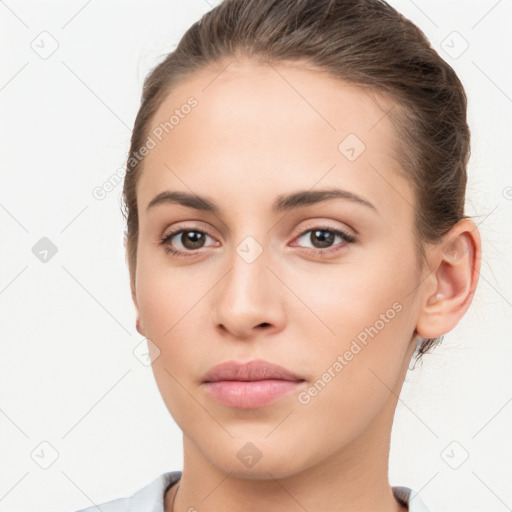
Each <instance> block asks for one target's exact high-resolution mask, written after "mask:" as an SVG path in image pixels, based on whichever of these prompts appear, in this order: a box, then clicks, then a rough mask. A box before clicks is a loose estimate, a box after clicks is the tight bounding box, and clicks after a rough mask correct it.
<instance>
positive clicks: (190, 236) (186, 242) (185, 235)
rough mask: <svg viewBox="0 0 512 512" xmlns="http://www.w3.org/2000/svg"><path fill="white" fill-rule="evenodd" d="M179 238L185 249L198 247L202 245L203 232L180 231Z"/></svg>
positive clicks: (203, 239)
mask: <svg viewBox="0 0 512 512" xmlns="http://www.w3.org/2000/svg"><path fill="white" fill-rule="evenodd" d="M179 240H180V242H181V243H182V244H183V247H185V249H191V250H193V249H200V248H201V247H202V246H203V245H204V241H205V233H203V232H202V231H182V232H181V236H180V238H179Z"/></svg>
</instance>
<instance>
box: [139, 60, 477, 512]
mask: <svg viewBox="0 0 512 512" xmlns="http://www.w3.org/2000/svg"><path fill="white" fill-rule="evenodd" d="M223 67H224V65H223V66H222V67H220V68H219V69H217V70H213V69H209V70H203V71H201V72H198V73H196V74H195V75H193V76H192V77H190V78H188V79H187V80H186V81H184V82H181V83H180V85H179V86H178V87H177V88H175V89H174V90H173V91H172V92H171V93H170V95H169V96H168V97H167V98H166V100H165V101H164V102H163V103H162V104H161V106H160V108H159V110H158V111H157V113H156V114H155V117H154V119H153V121H152V127H156V126H158V125H159V123H161V122H165V121H166V120H168V118H169V116H170V115H171V114H172V112H173V111H174V109H176V108H180V106H181V105H183V104H184V103H186V101H187V98H189V97H190V96H194V97H195V98H196V99H197V100H198V105H197V107H196V108H195V109H193V110H192V111H191V112H190V114H188V115H187V116H185V117H184V118H183V119H181V120H180V122H179V124H178V125H177V126H175V127H174V129H173V130H172V131H171V132H170V133H169V134H168V135H167V136H165V137H164V138H163V140H162V141H161V142H160V143H159V144H158V145H157V146H156V147H155V148H154V149H152V150H151V151H150V153H149V154H148V155H147V156H146V157H145V161H144V171H143V173H142V175H141V178H140V180H139V183H138V186H137V197H138V204H139V223H140V235H139V240H138V249H137V251H138V256H137V267H136V273H135V275H136V282H135V283H132V298H133V301H134V304H135V308H136V313H137V330H138V331H139V333H140V334H142V335H143V336H145V337H146V338H148V339H149V340H151V342H152V343H150V344H149V345H150V350H151V351H152V352H153V354H152V355H153V357H156V359H154V361H153V371H154V375H155V379H156V383H157V385H158V387H159V390H160V392H161V394H162V397H163V400H164V402H165V404H166V406H167V408H168V410H169V412H170V414H171V415H172V417H173V418H174V420H175V421H176V423H177V424H178V425H179V427H180V428H181V430H182V431H183V446H184V466H183V470H182V478H181V480H180V486H179V492H178V493H177V495H176V500H175V503H174V510H175V511H179V512H183V511H187V510H189V509H190V507H195V508H196V509H197V510H199V511H201V512H213V511H219V510H222V511H224V512H231V511H233V512H234V511H240V510H244V511H247V512H253V511H254V512H256V511H261V510H265V511H267V512H274V511H279V512H283V511H287V512H295V511H297V512H298V511H303V510H304V509H306V510H308V511H310V512H313V511H322V512H325V511H337V512H342V511H343V512H345V511H347V512H348V511H377V510H378V511H380V512H382V511H385V512H391V511H393V512H398V511H404V510H407V509H406V508H405V507H404V506H403V505H400V504H399V503H398V502H397V501H396V500H395V499H394V497H393V494H392V490H391V487H390V484H389V481H388V459H389V445H390V434H391V427H392V422H393V416H394V412H395V408H396V404H397V400H398V396H399V394H400V390H401V387H402V384H403V381H404V378H405V375H406V372H407V368H408V365H409V363H410V360H411V355H412V354H413V351H414V348H415V345H416V342H417V339H416V338H415V334H416V333H419V334H420V335H422V336H425V337H427V336H428V337H435V336H438V335H441V334H444V333H446V332H448V331H449V330H451V329H452V328H453V327H454V326H455V325H456V324H457V322H458V321H459V319H460V318H461V317H462V316H463V314H464V313H465V311H466V310H467V308H468V307H469V304H470V302H471V298H472V295H473V292H474V289H475V287H476V282H477V275H478V269H479V264H480V239H479V236H478V230H477V229H476V226H475V225H474V224H473V223H472V222H471V221H469V220H463V221H461V222H459V223H458V224H457V225H456V226H454V228H453V229H452V230H451V231H450V232H449V233H448V234H447V235H446V237H445V238H444V239H443V241H442V242H441V243H440V244H437V245H434V246H431V247H430V246H428V247H426V254H427V260H426V262H425V264H424V265H420V263H419V261H418V260H417V257H416V253H415V248H414V240H415V238H414V236H415V235H414V231H413V214H414V211H413V207H411V205H414V204H415V197H414V192H413V190H412V188H411V185H410V183H409V182H408V181H407V180H406V179H404V178H403V177H402V176H400V175H399V173H398V172H397V169H398V164H397V162H396V160H395V159H394V158H393V153H394V150H395V149H397V148H399V141H398V140H397V137H396V134H395V131H394V128H393V126H392V124H391V121H390V120H389V117H386V116H384V113H385V111H387V110H389V108H390V106H391V105H392V103H391V101H390V100H388V99H386V98H385V97H380V96H376V95H375V94H373V95H370V93H369V91H368V89H367V88H362V87H358V86H355V85H349V84H348V83H345V82H343V81H339V80H334V79H333V78H329V77H328V76H326V75H325V73H324V74H322V73H319V72H317V71H314V70H311V69H307V68H306V67H305V66H304V65H300V66H299V65H298V64H297V63H290V64H284V63H280V64H279V65H276V64H273V65H272V66H270V65H266V64H263V63H259V62H256V61H252V60H242V59H239V60H237V61H233V62H231V64H230V65H229V66H228V67H227V68H226V69H224V71H222V72H221V73H220V74H219V70H220V69H222V68H223ZM291 85H292V86H293V87H292V86H291ZM349 133H352V134H356V135H357V136H358V137H359V139H360V140H362V141H363V142H364V144H365V146H366V149H365V151H364V152H363V153H361V154H360V156H359V157H358V158H357V159H356V160H355V161H353V162H351V161H349V160H348V159H347V158H346V157H345V156H344V155H343V154H342V153H341V152H340V151H339V150H338V145H339V144H340V142H341V141H342V140H343V139H344V138H345V137H346V136H347V134H349ZM376 170H378V173H377V172H376ZM331 187H333V188H340V189H343V190H346V191H349V192H351V193H353V194H357V195H358V196H360V197H361V198H364V199H365V200H366V201H369V202H370V203H371V204H372V205H374V207H375V209H373V208H371V207H368V206H366V205H364V204H360V203H358V202H356V201H351V200H348V199H339V198H336V199H330V200H327V201H323V202H320V203H317V204H312V205H308V206H304V207H301V208H299V209H295V210H291V211H287V212H280V213H274V212H273V211H272V210H271V204H272V203H273V201H274V200H275V199H276V198H277V197H278V196H280V195H284V194H289V193H292V192H296V191H298V190H319V189H326V188H331ZM164 190H171V191H183V192H193V193H195V194H198V195H200V196H205V197H207V198H208V199H209V200H210V201H211V202H213V203H215V204H216V205H217V206H218V207H219V208H220V213H217V214H214V213H212V212H205V211H199V210H195V209H192V208H189V207H186V206H183V205H178V204H172V203H168V204H160V205H158V206H155V207H154V208H152V209H150V210H147V209H146V206H147V205H148V203H149V202H150V201H151V200H152V199H153V198H154V197H155V196H156V195H157V194H159V193H161V192H162V191H164ZM317 226H318V227H317ZM326 226H327V227H328V228H329V229H341V230H343V231H346V232H347V233H348V234H350V235H352V236H354V237H355V238H356V241H355V242H354V243H347V242H344V241H343V239H341V238H340V237H338V236H336V237H335V239H334V240H333V242H332V243H331V245H330V246H331V247H337V248H338V250H337V251H336V252H331V254H324V255H321V254H320V249H321V248H322V247H329V245H324V246H322V245H321V242H319V241H318V239H317V238H315V237H314V231H315V230H316V229H319V228H323V229H325V228H326ZM178 227H179V228H182V229H189V230H191V231H193V230H194V229H201V230H204V231H206V232H207V234H208V236H206V238H205V240H204V244H203V246H202V248H199V249H197V250H196V251H195V252H194V251H192V250H191V249H188V248H187V247H186V246H184V245H183V239H182V238H181V234H179V235H177V236H175V237H174V238H173V239H172V243H171V242H167V245H168V246H169V245H173V247H174V248H176V249H180V250H182V251H187V250H188V251H189V252H190V253H192V255H190V254H189V255H187V256H185V257H183V258H177V257H174V256H173V255H172V254H168V253H166V252H165V250H164V246H163V245H160V244H159V241H160V238H162V237H163V236H164V235H166V234H167V233H169V232H170V231H171V230H172V229H174V228H178ZM307 229H309V230H312V231H308V232H307V233H306V235H305V236H300V235H301V234H302V233H303V232H305V231H306V230H307ZM249 235H250V236H252V237H253V238H254V239H255V240H256V241H257V243H258V244H259V245H260V247H261V249H262V251H263V252H262V253H261V255H260V256H259V257H258V258H257V259H256V260H255V261H253V262H252V263H247V262H246V261H245V260H244V259H243V258H242V257H240V256H239V255H238V254H237V252H236V249H237V247H238V246H239V244H240V243H241V242H242V241H243V240H244V239H245V238H246V237H247V236H249ZM311 236H313V238H311ZM189 247H190V246H189ZM308 248H309V249H310V250H313V251H314V250H316V251H317V253H316V254H312V253H307V252H306V251H307V249H308ZM396 303H399V304H400V306H401V311H400V312H399V313H397V314H396V315H394V318H393V319H392V320H389V321H388V322H387V323H385V325H384V327H383V328H382V329H380V330H379V331H378V334H377V335H375V336H374V337H373V338H370V339H369V341H368V343H367V345H366V346H364V347H363V348H362V350H360V351H359V352H358V353H357V354H356V355H355V356H354V357H353V358H352V359H351V360H350V361H348V362H347V364H346V365H345V366H344V367H343V369H342V371H340V372H338V373H337V374H336V376H335V377H334V378H332V379H331V381H330V382H329V383H328V384H327V385H326V386H325V387H324V388H323V389H322V390H321V392H319V393H318V394H317V395H316V396H314V397H312V398H311V400H310V402H309V403H307V404H303V403H300V401H299V400H298V394H297V393H291V394H289V395H286V396H284V397H282V398H280V399H279V400H278V401H277V402H274V403H273V404H271V405H268V406H265V407H262V408H257V409H253V410H250V409H237V408H230V407H227V406H224V405H221V404H219V403H217V402H215V401H213V400H212V399H211V398H210V397H209V396H208V395H207V394H206V393H205V391H204V386H203V385H202V383H201V379H202V376H203V375H204V373H205V372H206V371H207V370H208V369H209V368H211V367H212V366H214V365H216V364H218V363H221V362H223V361H227V360H236V361H240V362H242V361H248V360H251V359H264V360H267V361H270V362H273V363H276V364H279V365H282V366H284V367H286V368H288V369H290V370H291V371H292V372H294V373H296V374H298V375H300V376H301V377H302V378H304V379H305V380H306V382H305V383H304V384H303V386H302V387H301V389H300V390H301V391H304V390H307V389H308V388H310V387H311V386H312V384H313V383H314V382H315V381H317V380H318V379H319V378H321V377H322V375H323V374H324V373H325V371H326V369H328V368H329V367H332V366H333V363H334V362H335V361H336V359H337V357H338V355H343V354H344V353H345V352H346V351H347V350H348V349H349V347H350V346H351V343H352V342H353V340H354V339H356V337H357V335H358V334H359V333H361V331H364V329H365V327H369V326H372V325H375V324H376V321H377V320H379V318H382V317H381V316H380V315H382V314H386V311H387V310H389V309H390V308H392V305H393V304H396ZM261 324H263V326H262V325H261ZM158 351H159V352H158ZM248 442H251V443H253V444H254V445H255V446H256V447H257V449H258V450H259V451H260V452H261V454H262V457H261V459H260V460H259V461H258V462H257V463H256V464H255V465H254V466H252V467H246V466H245V465H244V464H243V463H242V462H241V461H240V459H239V458H238V457H237V453H238V452H239V450H240V449H241V448H242V447H243V446H244V445H245V444H246V443H248ZM176 488H177V486H176V485H175V486H173V488H172V489H171V490H170V491H169V492H168V493H167V495H166V497H165V510H166V512H171V502H172V499H173V497H174V493H175V491H176Z"/></svg>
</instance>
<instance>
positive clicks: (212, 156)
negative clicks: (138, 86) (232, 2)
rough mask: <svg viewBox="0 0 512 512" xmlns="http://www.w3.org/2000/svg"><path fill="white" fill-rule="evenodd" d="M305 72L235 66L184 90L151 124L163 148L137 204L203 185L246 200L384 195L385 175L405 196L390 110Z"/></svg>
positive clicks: (150, 163)
mask: <svg viewBox="0 0 512 512" xmlns="http://www.w3.org/2000/svg"><path fill="white" fill-rule="evenodd" d="M305 66H306V65H305V64H303V63H287V64H284V63H281V64H278V65H277V64H270V63H268V64H267V63H261V62H256V61H253V60H249V59H245V60H235V61H231V62H230V61H227V62H226V63H224V64H223V65H222V66H218V67H217V68H216V69H213V68H211V69H205V70H202V71H200V72H197V73H195V74H194V75H192V76H191V77H189V78H188V79H186V80H184V81H183V82H181V83H180V84H179V85H178V86H177V87H175V88H174V89H173V91H172V92H171V93H170V94H169V95H168V97H167V98H166V99H165V100H164V101H163V103H162V104H161V105H160V107H159V109H158V111H157V112H156V114H155V116H154V118H153V119H152V122H151V124H150V128H149V130H148V135H149V136H150V137H152V138H153V139H154V140H155V143H156V145H155V147H154V149H152V150H151V151H150V153H149V154H148V155H147V156H146V157H145V159H144V171H143V173H142V176H141V179H140V180H139V186H138V195H140V197H141V198H143V201H145V203H147V202H148V201H149V200H150V199H151V198H152V197H153V195H155V194H157V193H158V192H161V191H162V190H164V189H165V188H175V189H176V188H178V189H180V190H186V189H187V185H188V187H189V188H192V189H193V190H192V191H194V189H195V188H201V185H200V184H201V183H204V180H205V179H206V180H207V183H208V186H212V185H215V186H216V187H217V188H219V189H221V188H223V187H224V188H231V189H232V188H238V191H239V193H241V194H246V195H247V196H249V195H250V194H254V193H257V192H258V191H259V190H261V191H262V192H263V190H265V192H266V194H267V195H268V190H269V185H270V186H271V189H272V190H275V192H276V194H277V193H279V191H283V192H284V191H289V190H290V189H294V188H311V187H313V186H314V185H315V183H317V182H318V181H319V180H322V185H326V186H330V185H336V186H339V185H345V184H347V186H350V187H352V188H356V189H359V190H361V189H362V188H363V189H364V188H365V189H366V190H367V189H368V187H370V188H373V189H374V192H373V193H375V194H377V195H378V192H379V190H378V189H379V187H380V188H381V189H382V187H383V186H385V185H384V181H383V179H382V177H381V178H379V177H378V176H379V174H380V175H382V173H384V174H385V175H386V179H387V180H388V181H389V180H391V182H393V183H392V185H393V186H397V187H404V186H406V184H405V185H404V183H398V182H397V183H394V182H395V181H396V180H398V181H400V178H399V177H398V173H396V172H395V171H396V169H397V167H398V163H397V161H396V160H395V159H394V158H393V154H394V151H395V149H396V147H397V144H398V141H397V135H396V133H395V130H394V128H393V125H392V123H391V119H390V117H389V116H388V115H387V113H388V112H389V111H390V110H391V109H392V108H394V104H393V103H392V101H391V100H390V99H388V98H386V97H385V96H383V95H380V94H377V93H376V92H375V91H373V90H372V89H370V88H368V87H365V86H359V85H355V84H350V83H348V82H346V81H343V80H340V79H338V78H334V77H332V76H330V75H328V74H327V73H325V72H322V71H319V70H315V69H312V68H307V67H305ZM191 98H193V102H191ZM191 104H194V105H195V106H193V107H192V108H190V107H189V106H188V105H191ZM171 118H172V119H171ZM155 134H156V135H155ZM159 137H160V138H161V140H159ZM170 169H172V170H173V171H174V172H169V171H170ZM180 176H181V177H183V179H184V180H186V181H187V182H186V183H185V182H184V181H183V180H180V178H179V177H180ZM212 176H215V178H216V180H215V181H213V180H212ZM202 189H203V191H204V186H203V187H202ZM189 191H190V190H189ZM208 192H210V190H208ZM212 192H213V191H212ZM387 192H389V190H388V191H387ZM403 193H404V194H406V195H407V194H408V193H409V192H407V191H403ZM370 195H372V191H371V190H370Z"/></svg>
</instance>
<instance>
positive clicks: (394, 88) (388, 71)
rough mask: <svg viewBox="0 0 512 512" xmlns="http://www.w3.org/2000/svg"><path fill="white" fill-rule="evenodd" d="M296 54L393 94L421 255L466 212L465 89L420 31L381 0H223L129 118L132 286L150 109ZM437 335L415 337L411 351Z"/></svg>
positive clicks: (150, 83)
mask: <svg viewBox="0 0 512 512" xmlns="http://www.w3.org/2000/svg"><path fill="white" fill-rule="evenodd" d="M241 56H244V57H251V58H257V59H261V60H264V61H268V62H275V63H278V62H280V61H281V62H284V61H288V62H290V61H301V62H305V63H307V64H308V65H311V66H312V67H314V68H317V69H320V70H323V71H326V72H327V73H329V74H330V75H332V76H334V77H338V78H340V79H343V80H345V81H349V82H351V83H354V84H358V85H363V86H369V87H370V88H372V89H373V90H375V91H380V92H382V93H385V94H386V95H388V96H389V97H391V98H392V99H393V100H395V101H394V103H395V105H396V107H397V108H393V109H392V110H394V112H390V113H389V115H390V118H391V119H392V120H393V121H394V122H395V123H394V124H395V127H396V130H397V134H398V140H399V141H400V142H401V145H400V147H399V148H398V151H397V158H398V160H399V162H400V164H401V167H402V169H401V172H403V173H404V174H405V176H406V177H407V178H408V179H410V180H411V183H412V185H413V187H414V190H415V197H416V208H415V229H416V240H417V242H418V248H419V252H418V254H419V256H420V258H423V256H424V251H423V244H424V243H425V242H431V243H433V242H437V241H439V240H440V239H441V237H442V236H443V235H444V234H445V233H446V232H447V231H448V230H449V229H450V228H451V227H452V226H453V225H454V224H455V223H457V222H458V221H459V220H461V219H462V218H464V217H465V215H464V202H465V189H466V166H467V162H468V159H469V153H470V132H469V127H468V125H467V121H466V95H465V92H464V89H463V86H462V84H461V82H460V80H459V79H458V77H457V75H456V74H455V72H454V70H453V69H452V68H451V67H450V66H449V65H448V64H447V63H446V62H445V61H444V60H443V59H442V58H441V57H440V56H439V55H438V54H437V52H436V51H435V50H434V49H433V48H432V47H431V45H430V43H429V42H428V40H427V38H426V37H425V35H424V34H423V32H422V31H421V30H420V29H419V28H418V27H416V26H415V25H414V24H413V23H412V22H411V21H409V20H408V19H406V18H405V17H404V16H402V15H401V14H400V13H398V12H397V11H396V10H395V9H394V8H392V7H391V6H390V5H388V4H387V3H386V2H385V1H383V0H224V1H223V2H222V3H221V4H219V5H218V6H216V7H215V8H213V9H212V10H211V11H209V12H207V13H206V14H204V15H203V17H202V18H201V19H200V20H199V21H197V22H195V23H194V24H193V25H192V26H191V27H190V28H189V29H188V30H187V31H186V32H185V34H184V35H183V37H182V38H181V40H180V42H179V44H178V46H177V47H176V49H175V50H174V51H173V52H171V53H169V54H168V55H167V56H166V57H165V59H164V60H163V61H162V62H161V63H160V64H158V65H157V66H156V67H155V68H154V69H153V70H152V71H151V72H150V73H149V74H148V76H147V77H146V79H145V81H144V86H143V92H142V100H141V105H140V109H139V112H138V114H137V117H136V119H135V124H134V128H133V133H132V137H131V147H130V152H129V155H128V160H127V173H126V175H125V180H124V189H123V215H124V217H125V219H126V231H125V243H126V254H127V260H128V266H129V271H130V282H131V285H132V287H133V289H134V287H135V268H136V261H137V239H138V230H139V224H138V210H137V196H136V186H137V182H138V180H139V177H140V175H141V172H142V169H143V162H144V161H143V159H141V160H139V159H134V158H133V156H134V155H135V154H137V151H138V149H139V148H141V147H142V146H144V143H145V141H146V139H147V136H148V131H149V128H150V123H151V121H152V119H153V116H154V114H155V112H156V111H157V110H158V108H159V106H160V105H161V103H162V102H163V100H164V99H165V98H166V97H167V95H168V94H169V93H170V91H172V90H173V88H174V87H175V86H176V85H177V84H178V83H180V82H181V81H183V80H185V79H186V78H187V77H189V76H190V75H192V74H193V73H194V72H196V71H200V70H204V69H205V68H212V69H216V68H217V67H218V69H219V71H220V69H222V67H223V63H224V62H225V61H226V59H236V58H237V57H241ZM441 340H442V337H440V338H432V339H423V340H420V341H421V344H420V346H419V351H418V359H419V358H421V356H422V355H423V353H425V352H427V351H428V350H430V348H432V347H434V346H435V345H437V343H439V342H440V341H441Z"/></svg>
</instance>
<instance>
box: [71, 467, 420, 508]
mask: <svg viewBox="0 0 512 512" xmlns="http://www.w3.org/2000/svg"><path fill="white" fill-rule="evenodd" d="M180 478H181V471H169V472H167V473H163V474H162V475H160V476H159V477H158V478H157V479H155V480H153V481H152V482H151V483H149V484H148V485H146V486H145V487H143V488H142V489H140V490H138V491H137V492H136V493H134V494H132V495H131V496H130V497H128V498H118V499H115V500H112V501H107V502H105V503H100V504H99V505H98V507H99V509H100V510H101V511H102V512H164V496H165V493H166V492H167V489H168V488H169V487H171V486H172V485H173V484H175V483H176V482H177V481H178V480H179V479H180ZM392 489H393V494H394V495H395V498H396V499H397V500H398V501H400V502H401V503H402V504H403V505H407V506H408V507H409V512H430V511H429V509H428V508H427V507H426V506H425V504H424V503H423V501H421V498H420V497H419V496H414V497H413V500H412V501H411V502H410V503H409V500H410V496H411V494H413V492H412V491H411V489H410V488H409V487H392ZM76 512H98V508H97V506H96V505H93V506H92V507H88V508H84V509H81V510H77V511H76Z"/></svg>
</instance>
